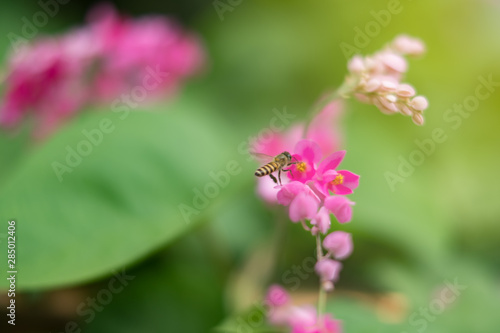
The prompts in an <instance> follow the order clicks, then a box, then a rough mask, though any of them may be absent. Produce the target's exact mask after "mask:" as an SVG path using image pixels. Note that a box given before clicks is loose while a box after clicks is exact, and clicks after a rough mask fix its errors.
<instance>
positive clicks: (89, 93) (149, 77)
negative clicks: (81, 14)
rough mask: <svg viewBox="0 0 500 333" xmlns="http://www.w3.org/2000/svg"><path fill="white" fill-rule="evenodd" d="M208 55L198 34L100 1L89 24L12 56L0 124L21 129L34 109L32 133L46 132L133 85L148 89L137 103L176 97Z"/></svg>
mask: <svg viewBox="0 0 500 333" xmlns="http://www.w3.org/2000/svg"><path fill="white" fill-rule="evenodd" d="M204 58H205V57H204V52H203V49H202V47H201V46H200V42H199V41H198V40H197V38H196V37H194V36H193V35H190V34H188V33H185V32H183V31H182V30H181V28H180V27H178V26H177V25H175V24H174V23H173V22H171V21H170V20H168V19H167V18H164V17H146V18H142V19H138V20H132V19H129V18H122V17H120V16H119V15H118V14H117V13H116V12H115V10H114V9H113V7H111V6H109V5H103V6H98V7H97V8H95V9H94V10H93V11H91V13H90V15H89V25H87V26H85V27H82V28H80V29H77V30H73V31H70V32H68V33H67V34H65V35H62V36H60V37H56V38H44V39H39V40H36V41H35V42H34V43H32V44H31V45H27V46H25V47H23V48H21V49H20V50H19V51H18V52H17V53H15V54H12V55H11V58H10V60H9V65H8V69H7V73H6V79H5V86H6V88H5V95H4V99H3V102H2V104H1V105H0V125H1V126H3V127H14V126H17V125H18V124H19V123H20V122H21V121H22V120H23V119H24V118H26V117H27V116H28V115H29V114H31V115H33V117H34V118H35V128H34V136H36V137H44V136H46V135H48V134H50V133H51V132H52V131H54V130H55V129H56V128H57V127H58V126H60V125H61V124H62V123H63V122H65V121H66V120H67V119H68V118H70V117H71V116H73V115H74V114H75V113H76V112H78V111H80V110H81V109H82V108H83V107H85V106H87V105H89V104H94V103H96V102H101V103H110V102H111V101H113V99H116V98H118V97H120V94H122V93H125V92H127V93H133V91H132V89H136V90H137V91H138V90H139V89H140V90H141V93H142V92H146V94H142V95H141V97H140V98H137V101H136V102H143V101H144V100H145V99H146V97H148V98H149V97H152V96H154V95H160V94H161V95H170V94H172V93H174V92H175V91H176V90H177V89H178V87H179V86H180V84H181V82H182V81H184V80H185V79H186V78H187V77H189V76H192V75H193V74H195V73H196V72H198V71H199V70H200V69H201V68H202V66H203V63H204ZM144 95H147V96H144ZM129 106H130V105H129Z"/></svg>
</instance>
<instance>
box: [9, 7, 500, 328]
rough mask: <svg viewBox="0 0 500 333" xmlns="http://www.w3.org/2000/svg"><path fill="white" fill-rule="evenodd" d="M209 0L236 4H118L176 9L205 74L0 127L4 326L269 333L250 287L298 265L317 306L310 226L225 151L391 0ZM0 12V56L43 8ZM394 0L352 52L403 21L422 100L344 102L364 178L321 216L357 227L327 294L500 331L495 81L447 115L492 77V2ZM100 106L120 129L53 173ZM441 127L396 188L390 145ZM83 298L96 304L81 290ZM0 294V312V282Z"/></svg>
mask: <svg viewBox="0 0 500 333" xmlns="http://www.w3.org/2000/svg"><path fill="white" fill-rule="evenodd" d="M221 2H222V3H224V4H226V5H227V6H230V7H231V10H228V11H225V12H224V13H223V14H222V15H223V19H221V16H220V15H219V14H218V12H217V10H216V8H215V6H214V3H212V2H210V1H206V2H205V1H194V0H192V1H184V2H173V1H166V2H164V3H158V2H155V1H151V0H145V1H140V2H137V1H115V2H114V4H115V6H116V7H117V9H118V10H119V11H120V12H122V13H128V14H130V15H133V16H139V15H144V14H148V13H157V14H165V15H169V16H173V17H175V18H176V19H178V20H179V21H180V22H182V24H183V25H184V26H186V27H187V28H189V29H191V30H193V31H196V32H197V33H198V34H199V35H200V36H201V38H202V39H203V41H204V43H205V47H206V49H207V54H208V58H209V66H208V69H207V71H206V73H205V74H204V75H203V76H201V77H200V78H197V79H194V80H191V81H190V82H189V83H188V84H187V86H186V87H185V89H183V90H182V92H181V93H180V94H179V95H178V96H177V97H176V98H175V99H174V100H173V101H168V102H165V103H163V104H162V103H160V104H158V105H156V106H154V107H147V108H148V109H151V108H153V109H155V111H158V112H135V113H132V114H131V115H130V116H129V117H128V118H126V119H125V120H123V121H122V120H119V118H118V117H117V115H115V114H111V113H103V112H97V111H106V108H103V109H101V110H88V112H85V113H81V114H80V115H79V116H78V117H77V118H75V119H73V120H72V121H71V122H70V123H69V124H67V125H66V126H64V127H63V128H61V130H59V131H58V132H57V133H56V134H55V135H54V136H52V137H51V138H50V139H49V140H47V141H46V142H43V143H41V144H34V143H33V142H32V141H31V140H30V138H29V133H28V131H27V127H25V128H21V129H20V130H19V131H17V132H15V133H6V132H2V133H0V156H1V163H0V221H1V223H0V225H1V229H0V233H1V234H2V235H1V238H0V242H1V244H0V248H1V249H2V250H1V253H2V255H1V257H2V259H1V262H2V279H1V281H2V282H1V284H0V286H1V287H2V288H3V290H4V289H5V288H6V287H7V286H8V285H7V282H6V281H7V280H6V279H5V274H6V273H5V271H6V269H4V267H5V266H4V264H3V263H5V261H6V253H7V252H6V248H7V246H6V232H7V220H8V219H15V220H16V222H17V229H16V240H17V242H16V244H17V249H18V251H17V266H18V272H19V273H18V280H17V291H18V293H16V304H17V325H16V327H15V330H13V328H12V327H11V326H10V325H9V326H8V327H7V328H6V329H7V331H19V332H49V331H50V332H70V331H76V329H75V327H77V329H81V330H82V331H83V332H112V331H120V332H209V331H219V332H264V331H266V332H270V331H272V330H271V329H270V328H269V327H267V326H266V325H265V324H263V323H262V320H261V318H260V317H259V304H260V300H261V297H262V295H263V292H264V290H265V289H266V288H267V286H268V285H269V284H270V283H281V284H282V285H284V286H285V287H286V288H288V289H290V288H292V289H293V287H294V286H295V285H296V283H295V282H293V283H292V282H290V280H289V279H288V278H289V277H291V276H292V277H294V278H297V276H305V277H304V278H302V277H299V279H298V280H299V283H298V285H299V288H298V289H297V290H294V291H293V292H292V294H293V296H294V297H295V298H296V299H297V300H298V301H299V302H300V301H311V302H314V301H315V294H316V288H317V278H316V276H315V275H314V274H306V273H302V274H301V275H297V274H295V273H292V275H290V273H289V271H290V270H292V269H293V267H294V265H298V266H301V265H302V264H303V263H304V260H306V259H307V258H308V257H310V256H312V255H313V254H314V241H313V238H312V237H311V236H310V235H309V234H307V233H306V232H304V231H303V230H302V229H301V228H300V226H298V225H292V224H291V223H289V222H287V221H286V216H285V215H284V213H283V212H284V209H283V207H268V206H266V205H265V204H264V203H263V202H262V201H261V200H260V199H259V198H258V197H257V196H256V194H255V179H254V176H253V171H254V169H255V167H256V164H255V163H254V162H249V161H248V160H247V156H245V155H242V154H241V153H240V152H239V151H238V146H239V145H240V144H241V143H243V142H246V141H248V138H249V136H252V135H255V134H256V133H258V132H259V131H260V130H262V129H264V128H266V127H267V126H269V121H270V119H271V118H272V117H273V113H272V110H273V109H275V108H276V109H279V110H282V109H284V108H286V109H287V111H288V112H289V113H291V114H294V115H296V118H295V119H296V120H298V121H300V120H305V119H307V118H308V117H309V115H310V114H309V113H310V110H311V108H312V106H313V105H314V104H315V102H316V101H317V100H318V98H319V97H320V96H321V95H322V94H323V93H324V92H326V91H329V90H331V89H334V88H336V87H338V86H339V85H340V84H341V83H342V81H343V78H344V76H345V75H346V62H347V59H346V58H345V56H344V54H343V53H342V50H341V48H340V45H341V43H348V44H350V45H353V46H356V44H355V37H356V30H355V29H357V28H359V29H361V30H363V31H364V29H365V28H366V26H367V24H370V22H372V21H375V18H374V16H373V11H375V12H379V11H380V10H385V9H387V7H388V3H389V2H390V1H389V2H387V1H370V2H356V1H310V2H305V1H284V0H282V1H272V2H270V1H264V0H259V1H245V0H242V1H233V2H229V1H221ZM215 3H216V4H217V2H215ZM91 7H92V3H91V2H85V1H80V2H76V1H75V2H69V3H67V4H65V5H61V6H60V12H59V13H58V14H57V15H56V16H55V17H53V18H51V19H50V21H49V23H48V24H47V25H46V26H44V27H42V28H40V32H39V35H40V36H41V35H45V34H57V33H63V32H65V31H66V30H67V29H69V28H72V27H75V26H79V25H81V24H83V21H84V17H85V13H86V12H87V11H88V9H89V8H91ZM0 8H1V10H0V36H2V38H0V51H1V53H2V54H4V55H5V59H6V55H7V54H8V52H9V49H10V45H9V40H8V38H7V37H6V36H7V34H8V33H9V32H14V33H19V31H20V29H21V26H22V21H21V18H22V17H23V16H26V17H31V16H32V15H33V14H34V13H36V12H37V11H39V10H40V7H39V5H38V4H37V3H36V2H21V1H17V2H9V3H6V2H4V3H2V5H0ZM400 8H401V11H400V12H399V13H398V14H393V15H391V17H390V22H388V24H386V26H385V27H381V28H380V32H379V33H376V34H374V37H369V41H368V43H367V45H366V46H363V47H359V49H360V51H361V53H363V54H369V53H372V52H374V51H376V50H377V49H379V48H381V47H382V46H383V45H385V44H386V43H387V42H389V41H390V40H392V39H393V38H394V36H396V35H397V34H400V33H407V34H409V35H412V36H416V37H419V38H421V39H422V40H423V41H424V42H425V43H426V45H427V49H428V52H427V54H426V55H425V56H424V57H422V58H421V59H417V60H411V61H410V70H409V73H408V75H407V78H406V80H405V81H407V82H410V83H412V84H413V85H414V86H415V87H416V89H417V91H418V93H419V94H422V95H424V96H426V97H427V98H428V99H429V101H430V107H429V109H428V110H426V114H425V116H426V124H425V126H423V127H417V126H415V125H413V124H412V123H411V120H410V119H409V118H407V117H402V116H385V115H383V114H382V113H380V112H379V111H378V110H376V108H375V107H373V106H368V105H363V104H360V103H358V102H356V101H354V100H350V101H348V102H347V103H346V112H345V117H344V119H343V123H342V125H341V126H342V129H343V133H344V134H345V148H346V149H347V151H348V154H347V157H346V159H345V160H344V162H343V164H342V167H343V168H345V169H348V170H352V171H353V172H355V173H357V174H359V175H361V183H360V184H361V186H360V187H359V188H358V189H357V190H356V192H355V194H354V195H352V200H354V201H355V202H356V206H355V207H354V219H353V221H352V222H351V223H350V224H347V225H343V226H339V225H334V226H335V227H338V228H339V229H342V230H346V231H349V232H352V233H353V238H354V244H355V251H354V253H353V255H352V256H351V257H350V258H349V259H347V260H346V261H345V265H344V269H343V271H342V273H341V278H340V282H339V283H338V286H337V288H336V290H335V292H334V293H333V294H332V295H330V297H329V301H328V308H329V310H331V312H332V313H333V314H334V316H335V317H336V318H338V319H341V320H343V322H344V330H345V331H346V332H371V333H373V332H408V333H409V332H428V333H431V332H454V333H459V332H464V333H465V332H496V331H497V330H498V327H500V317H499V316H498V309H499V307H500V248H499V245H498V244H499V241H500V224H499V222H500V221H499V220H500V205H499V199H500V178H499V177H497V173H498V170H500V158H499V155H498V154H499V148H500V134H499V133H500V131H499V130H498V126H499V120H500V115H499V107H500V94H499V93H498V91H497V90H498V87H497V88H496V90H495V91H493V92H492V93H491V96H490V97H489V98H487V99H486V100H482V101H480V104H479V106H478V107H477V109H475V110H474V111H471V112H470V113H467V116H466V117H462V116H461V117H460V124H459V125H457V126H454V127H455V128H454V127H452V125H453V124H455V122H454V121H453V122H450V121H447V120H446V118H445V115H446V112H447V110H448V109H450V108H453V106H454V105H455V104H462V103H463V102H464V100H465V99H466V98H467V97H468V96H474V94H475V90H476V87H477V86H478V85H479V83H480V82H479V81H478V77H480V76H482V77H484V78H487V77H488V76H490V75H491V76H492V78H493V81H495V82H500V63H499V59H500V43H499V37H500V36H499V32H500V20H499V17H500V3H499V2H498V1H493V0H491V1H487V0H483V1H479V0H476V1H472V0H470V1H467V0H453V1H451V0H449V1H445V0H442V1H409V0H401V1H400ZM3 63H4V64H5V62H3ZM4 66H5V65H4ZM105 117H108V118H110V119H112V120H113V122H114V124H115V125H116V129H115V130H114V131H113V132H112V133H110V134H108V135H107V136H105V137H104V140H103V143H102V144H100V145H99V146H97V147H94V149H93V152H92V154H90V155H89V156H88V157H85V158H84V161H83V162H82V164H81V165H79V166H78V167H77V168H75V170H74V171H73V172H72V173H71V174H66V176H65V179H64V181H63V182H59V181H58V180H57V178H56V177H55V175H54V172H53V170H52V168H51V163H52V162H53V161H55V160H57V161H63V160H64V159H65V156H66V147H67V146H68V145H69V146H71V147H75V146H76V144H77V143H78V142H79V141H80V140H82V138H83V136H82V133H81V131H82V130H83V129H92V128H96V127H97V126H98V124H99V122H100V120H101V119H103V118H105ZM436 128H440V129H442V130H443V131H444V133H445V134H446V136H447V140H446V141H445V142H444V143H438V144H436V145H435V151H434V152H433V153H432V154H430V155H429V156H427V157H426V158H425V161H424V162H423V164H422V165H420V166H417V167H415V171H414V172H413V173H412V175H411V176H409V177H407V178H405V181H404V182H402V183H398V184H396V185H395V188H394V191H392V190H391V188H390V186H389V185H388V183H387V181H386V178H385V173H386V172H393V173H397V172H398V171H397V170H398V167H399V166H400V163H401V161H400V156H402V158H404V159H408V157H409V155H410V154H411V153H412V152H413V151H414V150H415V149H418V146H417V145H416V143H415V140H420V141H422V140H426V139H429V138H431V137H432V132H433V130H435V129H436ZM230 161H237V163H238V165H239V166H240V167H241V172H239V173H238V174H237V175H235V176H232V177H231V179H230V182H229V185H228V186H226V187H224V188H222V189H220V193H219V194H218V195H217V196H215V198H213V199H210V200H209V204H208V205H207V207H206V208H204V209H201V210H200V212H199V214H197V215H195V216H193V218H192V220H191V221H190V223H186V221H185V219H183V217H182V215H181V214H180V212H179V208H178V207H179V205H180V204H187V205H191V206H192V200H193V197H194V195H195V193H194V192H193V190H194V189H200V190H202V189H203V187H204V186H205V185H206V184H207V183H209V182H211V181H212V179H211V178H210V176H209V173H210V172H219V171H221V170H225V169H226V166H227V164H228V162H230ZM277 235H279V236H280V237H282V238H283V239H282V242H281V243H280V245H279V247H278V248H276V241H277V238H280V237H278V236H277ZM123 270H125V272H126V274H127V275H128V276H130V278H129V279H130V280H126V281H125V283H126V285H125V286H124V287H123V289H121V290H120V291H119V292H116V293H115V292H112V293H109V292H103V290H108V289H109V288H110V287H109V285H110V281H112V280H113V279H116V277H114V275H113V274H115V273H114V272H122V271H123ZM287 272H288V273H287ZM306 275H307V276H306ZM293 281H296V280H293ZM454 282H457V283H459V284H460V286H464V287H465V289H463V290H459V291H458V295H457V297H456V298H455V299H454V300H453V301H451V302H445V303H446V308H444V309H442V308H440V307H439V306H438V305H439V304H438V303H439V301H436V299H438V300H439V299H440V298H439V295H440V290H442V289H443V288H445V287H446V286H447V284H448V283H451V284H453V283H454ZM106 295H108V296H109V295H111V299H109V298H106V297H108V296H106ZM96 297H97V299H99V298H100V299H101V300H102V299H105V303H106V304H102V302H101V303H99V301H98V303H97V305H95V306H94V305H92V299H96ZM0 301H1V305H2V309H3V310H2V311H3V312H2V317H3V319H2V325H4V324H5V325H6V323H5V322H6V319H5V318H6V316H5V311H6V310H5V306H7V302H8V299H7V296H6V292H5V291H2V293H1V295H0ZM442 303H443V302H442V301H441V304H442ZM436 304H438V305H436ZM101 305H102V306H101ZM436 306H437V308H436ZM433 307H434V308H433ZM426 309H430V312H429V313H430V315H429V316H426V315H424V314H423V313H424V312H423V311H426ZM432 309H434V310H432ZM435 309H438V310H439V311H437V310H435ZM433 311H434V315H433ZM436 311H437V312H439V313H437V314H436ZM72 322H74V323H75V324H72ZM68 323H69V324H68ZM73 325H76V326H73ZM214 327H217V329H214Z"/></svg>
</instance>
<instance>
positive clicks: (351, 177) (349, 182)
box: [338, 170, 359, 190]
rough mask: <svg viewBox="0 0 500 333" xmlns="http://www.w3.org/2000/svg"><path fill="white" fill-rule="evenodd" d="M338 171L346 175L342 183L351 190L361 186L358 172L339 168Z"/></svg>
mask: <svg viewBox="0 0 500 333" xmlns="http://www.w3.org/2000/svg"><path fill="white" fill-rule="evenodd" d="M338 173H340V174H341V175H342V176H343V177H344V179H343V182H342V185H344V186H346V187H348V188H350V189H351V190H354V189H356V188H357V187H358V186H359V176H358V175H357V174H355V173H352V172H350V171H347V170H339V171H338Z"/></svg>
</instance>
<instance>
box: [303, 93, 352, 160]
mask: <svg viewBox="0 0 500 333" xmlns="http://www.w3.org/2000/svg"><path fill="white" fill-rule="evenodd" d="M343 111H344V106H343V102H342V100H335V101H333V102H330V103H329V104H327V105H326V106H325V107H324V108H323V109H322V110H321V111H320V112H319V113H318V114H317V115H316V116H315V117H314V118H313V119H312V120H311V123H310V124H309V126H308V128H307V133H306V139H309V140H311V141H314V142H316V143H317V144H318V146H319V147H320V149H321V153H322V154H321V156H328V155H330V154H331V153H333V152H335V151H336V150H338V149H339V147H340V146H341V141H342V136H341V134H340V133H341V132H340V126H339V121H340V117H341V116H342V115H343V113H344V112H343Z"/></svg>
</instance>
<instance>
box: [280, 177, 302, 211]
mask: <svg viewBox="0 0 500 333" xmlns="http://www.w3.org/2000/svg"><path fill="white" fill-rule="evenodd" d="M304 189H305V185H304V184H303V183H301V182H298V181H293V182H290V183H288V184H285V185H283V186H281V189H280V190H279V191H278V193H277V195H276V197H277V200H278V203H279V204H280V205H283V206H288V205H290V203H291V202H292V200H293V199H295V197H296V196H297V195H298V194H299V193H301V192H303V191H304Z"/></svg>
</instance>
